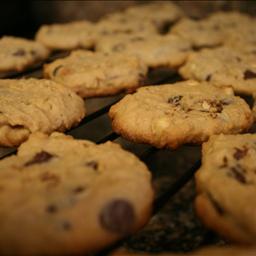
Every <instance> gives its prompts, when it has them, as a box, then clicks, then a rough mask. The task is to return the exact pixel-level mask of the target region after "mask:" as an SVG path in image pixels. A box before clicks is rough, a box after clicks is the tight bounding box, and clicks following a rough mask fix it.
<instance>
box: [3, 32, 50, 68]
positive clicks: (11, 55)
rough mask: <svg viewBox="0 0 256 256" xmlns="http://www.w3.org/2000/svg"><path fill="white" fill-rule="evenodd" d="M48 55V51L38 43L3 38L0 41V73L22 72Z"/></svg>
mask: <svg viewBox="0 0 256 256" xmlns="http://www.w3.org/2000/svg"><path fill="white" fill-rule="evenodd" d="M48 55H49V51H48V50H47V49H46V48H45V47H44V46H43V45H41V44H40V43H38V42H35V41H32V40H28V39H23V38H19V37H13V36H4V37H2V38H1V39H0V73H1V72H11V71H24V70H25V69H27V68H29V67H31V66H33V65H34V64H36V63H38V62H40V61H42V60H45V59H46V58H47V57H48Z"/></svg>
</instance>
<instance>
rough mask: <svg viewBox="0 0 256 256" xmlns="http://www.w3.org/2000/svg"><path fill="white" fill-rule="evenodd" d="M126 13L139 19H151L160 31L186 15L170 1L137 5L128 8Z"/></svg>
mask: <svg viewBox="0 0 256 256" xmlns="http://www.w3.org/2000/svg"><path fill="white" fill-rule="evenodd" d="M125 13H127V14H129V15H131V16H132V17H134V18H137V19H144V20H148V21H150V22H151V23H152V24H153V25H155V26H156V28H157V29H158V30H159V31H160V32H161V31H164V30H165V28H166V27H167V28H168V26H170V25H172V24H173V23H174V22H176V21H177V20H178V19H180V18H181V17H182V16H183V15H184V14H183V12H182V10H181V9H180V8H179V7H178V6H177V5H175V4H174V3H172V2H170V1H154V2H151V3H148V4H143V5H142V4H141V5H135V6H132V7H129V8H128V9H126V11H125Z"/></svg>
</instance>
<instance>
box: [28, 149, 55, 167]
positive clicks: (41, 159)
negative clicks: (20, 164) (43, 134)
mask: <svg viewBox="0 0 256 256" xmlns="http://www.w3.org/2000/svg"><path fill="white" fill-rule="evenodd" d="M53 157H54V156H53V155H52V154H50V153H48V152H46V151H41V152H39V153H37V154H36V155H35V156H34V157H33V159H31V160H30V161H28V162H27V163H25V165H24V166H29V165H33V164H42V163H46V162H48V161H50V160H51V159H52V158H53Z"/></svg>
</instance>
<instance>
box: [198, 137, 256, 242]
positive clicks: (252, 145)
mask: <svg viewBox="0 0 256 256" xmlns="http://www.w3.org/2000/svg"><path fill="white" fill-rule="evenodd" d="M202 153H203V155H202V166H201V168H200V169H199V170H198V172H197V173H196V183H197V189H198V195H197V198H196V210H197V212H198V215H199V217H200V218H201V219H202V221H203V222H204V223H205V225H206V226H208V227H209V228H211V229H213V230H215V231H216V232H218V233H219V234H221V235H223V236H225V237H226V238H228V239H230V240H234V241H237V242H239V243H246V244H255V241H256V215H255V214H254V213H255V211H256V206H255V205H256V203H255V191H256V185H255V182H256V176H255V158H256V135H255V134H244V135H219V136H212V137H211V138H210V140H209V141H208V142H206V143H205V144H203V150H202Z"/></svg>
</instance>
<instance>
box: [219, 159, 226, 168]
mask: <svg viewBox="0 0 256 256" xmlns="http://www.w3.org/2000/svg"><path fill="white" fill-rule="evenodd" d="M222 162H223V164H222V165H221V166H220V168H225V167H227V166H228V158H227V157H226V156H224V157H223V159H222Z"/></svg>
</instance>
